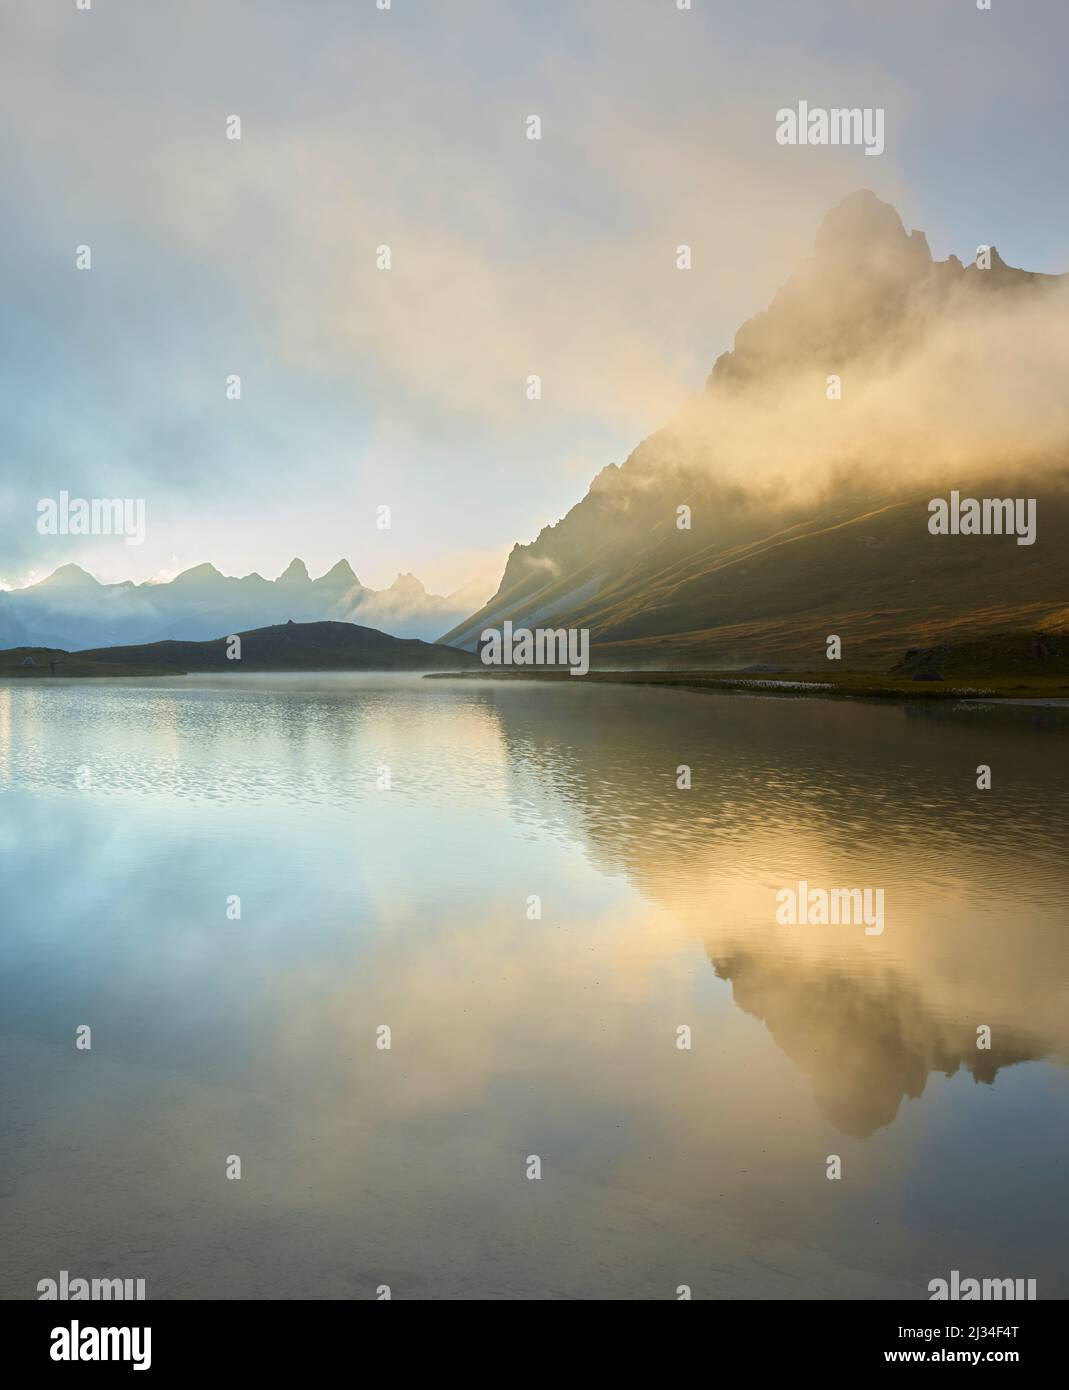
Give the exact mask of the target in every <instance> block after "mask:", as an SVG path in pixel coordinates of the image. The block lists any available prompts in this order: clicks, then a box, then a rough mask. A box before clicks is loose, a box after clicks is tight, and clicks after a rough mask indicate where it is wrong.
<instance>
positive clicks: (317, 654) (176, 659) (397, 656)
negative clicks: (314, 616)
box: [0, 622, 480, 676]
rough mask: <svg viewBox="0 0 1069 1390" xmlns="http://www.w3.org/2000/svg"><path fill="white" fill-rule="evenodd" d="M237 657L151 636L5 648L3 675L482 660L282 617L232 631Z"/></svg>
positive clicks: (421, 666)
mask: <svg viewBox="0 0 1069 1390" xmlns="http://www.w3.org/2000/svg"><path fill="white" fill-rule="evenodd" d="M235 635H236V636H238V637H240V638H241V658H240V660H229V659H228V657H227V651H228V649H229V648H230V645H231V644H230V639H229V637H217V638H215V639H214V640H212V641H209V642H171V641H168V642H150V643H146V644H143V645H140V646H126V647H98V648H94V649H90V650H88V651H78V652H67V651H63V650H58V649H54V648H29V647H16V648H13V649H10V650H8V651H4V652H0V674H3V675H6V676H35V675H39V676H48V675H57V676H65V675H69V676H82V675H85V676H109V675H111V676H119V675H122V676H125V675H184V674H191V673H196V672H219V673H228V674H237V673H240V672H242V671H457V670H464V669H475V668H478V667H479V665H480V663H479V661H478V658H476V657H474V656H472V655H470V654H469V653H467V652H463V651H459V650H457V649H456V648H455V647H444V646H438V645H436V644H434V643H431V642H422V641H420V640H419V639H418V638H400V637H390V636H389V635H388V634H387V633H385V632H378V631H376V629H374V628H370V627H360V626H358V625H357V624H356V623H334V622H325V623H292V622H291V623H282V624H278V625H275V626H272V627H264V628H254V629H252V630H251V631H248V632H240V633H237V634H235Z"/></svg>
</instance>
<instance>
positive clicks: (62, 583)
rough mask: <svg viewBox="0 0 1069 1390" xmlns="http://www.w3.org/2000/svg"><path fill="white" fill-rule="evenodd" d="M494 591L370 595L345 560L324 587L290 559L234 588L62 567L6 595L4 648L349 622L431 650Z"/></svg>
mask: <svg viewBox="0 0 1069 1390" xmlns="http://www.w3.org/2000/svg"><path fill="white" fill-rule="evenodd" d="M489 588H490V586H489V585H476V586H474V593H473V589H472V587H471V586H469V587H467V588H465V589H462V590H458V591H457V593H455V594H453V595H449V596H446V597H442V596H440V595H437V594H429V593H428V592H427V590H426V589H425V588H424V587H423V585H422V584H421V583H420V582H419V580H418V579H416V578H414V577H413V576H412V575H410V574H404V575H398V577H397V579H396V580H395V581H394V583H393V584H392V585H391V586H390V587H389V588H388V589H382V590H375V589H369V588H366V587H365V586H364V585H363V584H361V582H360V580H359V579H358V578H357V577H356V575H355V573H354V572H353V569H352V566H351V565H350V564H349V562H348V560H339V561H338V563H337V564H336V565H334V567H333V568H332V569H330V570H328V572H327V573H326V574H323V575H320V576H319V578H318V579H312V578H311V577H310V576H309V573H308V568H307V566H306V565H305V563H304V561H303V560H300V559H293V560H291V561H290V563H289V564H288V565H287V566H286V568H285V570H283V572H282V573H281V574H280V575H279V577H278V578H277V579H276V580H273V581H272V580H269V579H264V578H263V576H262V575H259V574H248V575H245V576H244V577H242V578H234V577H231V576H227V575H224V574H221V573H220V572H219V570H218V569H216V568H215V566H214V565H210V564H202V565H196V566H194V567H193V568H192V569H188V570H184V571H183V572H182V573H181V574H179V575H177V576H176V577H175V578H174V579H172V580H170V581H169V582H164V583H157V582H149V583H145V584H133V583H130V582H129V581H126V582H124V583H121V584H100V583H98V582H97V580H95V579H94V578H93V577H92V575H90V574H87V573H86V571H85V570H84V569H82V568H81V567H80V566H78V565H74V564H67V565H62V566H60V568H59V569H57V570H56V571H55V572H54V573H53V574H50V575H49V576H48V578H47V579H44V580H42V581H41V582H40V583H38V584H32V585H29V586H28V587H27V588H24V589H14V590H10V591H8V592H7V593H3V594H0V641H2V642H6V643H7V644H8V645H16V644H21V645H35V646H40V647H59V648H64V649H67V650H78V649H82V648H86V647H91V646H103V645H108V646H111V645H113V644H117V643H125V644H130V643H134V644H141V643H146V642H155V641H161V640H168V639H175V640H179V641H201V640H206V639H208V638H213V637H218V636H219V634H220V633H234V632H240V631H243V630H245V629H248V628H251V627H264V626H268V625H270V624H274V623H285V622H287V621H288V620H289V619H291V618H292V619H293V620H294V621H295V622H312V621H326V620H334V621H343V622H352V621H354V620H356V619H357V618H359V620H360V622H361V624H364V625H368V626H371V627H376V628H381V629H385V630H386V631H389V632H391V633H393V634H394V635H396V636H399V637H418V638H421V639H423V640H427V641H429V640H433V638H434V637H436V636H437V635H438V633H440V632H441V631H442V630H443V628H445V627H448V626H449V625H450V624H451V623H455V622H456V621H457V620H458V619H460V618H461V617H463V616H464V615H465V614H466V613H470V612H471V609H472V607H473V606H474V604H475V603H478V602H481V601H482V599H484V598H485V596H486V593H487V592H488V591H489Z"/></svg>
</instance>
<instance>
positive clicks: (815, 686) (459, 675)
mask: <svg viewBox="0 0 1069 1390" xmlns="http://www.w3.org/2000/svg"><path fill="white" fill-rule="evenodd" d="M424 679H425V680H465V681H468V680H491V681H527V682H553V683H556V682H560V681H569V682H571V681H574V682H576V683H578V682H583V683H586V684H594V685H633V686H643V687H646V688H659V689H669V690H692V691H700V692H722V693H735V694H744V695H773V696H776V697H778V698H780V699H784V698H794V699H833V700H836V699H837V700H842V699H859V700H892V701H911V702H912V701H925V702H940V701H948V700H951V701H959V702H960V701H967V702H969V703H992V704H1013V705H1024V706H1027V707H1031V708H1052V709H1060V708H1063V707H1064V708H1069V679H1066V678H1065V677H1059V676H1046V677H1044V676H992V677H985V678H982V679H981V678H978V679H975V680H960V681H955V680H945V681H915V680H914V679H913V678H912V677H911V676H880V675H875V674H873V675H867V674H865V673H863V672H843V673H841V674H839V673H836V674H834V675H829V674H828V673H825V672H820V673H815V672H811V671H795V672H783V673H782V674H777V675H774V676H773V675H763V674H760V673H756V672H755V673H753V674H751V675H743V674H742V673H740V672H727V671H606V670H592V671H588V672H587V674H586V675H585V676H572V675H571V673H570V672H569V671H567V670H564V669H561V670H545V669H542V670H525V671H502V670H499V669H498V670H487V671H485V672H484V671H433V672H432V671H429V672H426V673H424Z"/></svg>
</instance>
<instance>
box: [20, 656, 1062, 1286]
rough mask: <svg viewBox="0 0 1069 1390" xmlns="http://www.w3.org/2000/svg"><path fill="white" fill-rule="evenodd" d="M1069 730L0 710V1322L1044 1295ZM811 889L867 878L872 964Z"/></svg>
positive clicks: (762, 706) (532, 705)
mask: <svg viewBox="0 0 1069 1390" xmlns="http://www.w3.org/2000/svg"><path fill="white" fill-rule="evenodd" d="M1066 728H1067V722H1066V719H1065V716H1064V715H1059V714H1057V713H1055V712H1047V713H1045V714H1043V713H1037V712H1035V711H1032V710H1021V709H1015V710H1012V711H1011V710H987V711H985V710H978V709H973V710H967V709H959V710H957V711H949V710H944V709H935V708H934V707H933V708H930V709H917V710H912V709H905V708H903V707H900V706H895V705H864V704H844V703H836V702H830V701H818V700H797V701H795V700H784V699H776V698H761V697H749V696H733V695H707V694H705V695H703V694H687V693H685V692H678V691H657V690H638V689H627V688H615V689H614V688H611V687H594V686H585V685H583V684H582V683H581V682H579V681H575V682H573V683H570V684H568V685H562V686H552V687H547V686H538V685H526V684H517V685H512V684H510V685H502V684H494V683H491V682H468V681H428V680H421V679H418V678H397V677H391V678H386V677H383V678H373V677H372V678H367V677H365V678H361V677H354V676H339V677H314V676H306V677H292V678H285V677H262V678H257V677H233V678H229V679H222V678H219V679H209V678H191V679H188V680H182V681H153V682H144V683H137V682H108V683H84V684H62V683H57V684H55V685H52V684H49V683H47V682H36V681H35V682H33V683H30V682H21V683H19V682H16V683H14V684H13V685H11V686H0V1028H2V1033H3V1037H2V1049H0V1053H2V1088H3V1089H2V1098H0V1099H2V1113H3V1125H2V1141H0V1142H2V1153H0V1158H2V1166H0V1234H2V1248H3V1259H2V1261H0V1295H3V1296H5V1297H9V1298H18V1297H33V1296H35V1293H36V1284H37V1281H38V1280H39V1279H42V1278H45V1277H53V1278H54V1277H56V1276H57V1275H58V1272H59V1271H60V1270H61V1269H67V1270H69V1271H71V1273H72V1274H80V1275H83V1276H85V1277H93V1276H98V1277H109V1276H110V1277H131V1278H144V1279H145V1280H146V1283H147V1292H148V1296H149V1297H150V1298H182V1297H198V1296H199V1297H213V1298H214V1297H332V1298H339V1297H340V1298H374V1297H375V1296H376V1290H377V1288H378V1286H379V1285H382V1284H388V1285H390V1286H391V1288H392V1291H393V1296H394V1297H395V1298H404V1297H443V1298H450V1297H472V1296H488V1297H512V1298H516V1297H521V1298H522V1297H571V1298H606V1297H610V1298H611V1297H626V1298H674V1297H675V1296H676V1290H677V1288H678V1287H679V1286H680V1285H683V1284H686V1285H689V1286H690V1287H691V1289H692V1290H693V1296H694V1297H695V1298H707V1297H712V1298H746V1297H786V1298H822V1297H838V1298H888V1297H905V1298H926V1297H927V1296H928V1293H927V1285H928V1282H929V1280H931V1279H934V1278H939V1277H948V1276H949V1272H950V1271H951V1270H952V1269H958V1270H960V1271H961V1272H962V1273H963V1275H965V1274H971V1275H974V1276H976V1277H1021V1278H1036V1279H1037V1280H1038V1288H1039V1296H1040V1297H1041V1298H1049V1297H1056V1296H1057V1297H1066V1296H1067V1295H1069V1272H1067V1257H1066V1249H1067V1236H1069V1203H1067V1201H1066V1192H1067V1182H1069V1175H1067V1157H1066V1155H1067V1142H1066V1141H1067V1138H1069V1073H1067V1068H1066V1060H1067V1056H1069V1009H1067V1002H1069V907H1067V904H1069V855H1067V849H1069V782H1067V779H1066V766H1067V760H1066V750H1067V748H1069V738H1067V733H1066ZM683 763H686V764H688V765H689V766H690V767H691V768H692V775H693V787H692V789H691V790H689V791H680V790H677V787H676V769H677V767H678V766H679V765H680V764H683ZM981 763H986V764H989V765H990V766H991V768H992V774H993V788H992V790H991V791H990V792H979V791H977V790H976V789H975V782H976V768H977V766H978V764H981ZM384 769H388V772H389V781H390V787H389V789H388V790H387V789H383V788H382V787H381V786H380V783H381V782H383V781H384V780H385V776H386V774H385V772H384ZM799 879H806V880H808V881H809V882H810V883H811V884H814V885H824V886H846V887H850V886H874V887H882V888H883V889H884V890H885V901H886V909H885V930H884V932H883V934H882V935H881V936H878V937H877V936H866V935H865V933H864V931H863V928H860V927H843V926H836V927H816V926H808V927H781V926H777V925H776V923H775V906H776V902H775V894H776V891H777V889H778V888H780V887H782V886H785V885H789V884H794V883H796V882H797V881H798V880H799ZM233 895H237V896H238V897H240V900H241V916H240V920H233V919H232V918H231V917H228V913H227V904H228V900H229V899H231V898H232V896H233ZM531 895H537V896H538V897H539V898H540V899H541V918H540V919H535V920H532V919H531V918H530V917H529V915H528V902H529V899H530V897H531ZM82 1024H88V1025H90V1027H91V1028H92V1050H91V1051H88V1052H86V1051H79V1050H77V1049H76V1048H75V1046H74V1038H75V1030H76V1028H78V1026H79V1025H82ZM381 1025H387V1026H388V1027H389V1028H390V1030H391V1041H392V1046H391V1047H390V1049H389V1050H388V1051H387V1050H383V1049H381V1048H379V1047H377V1046H376V1039H377V1029H379V1028H380V1026H381ZM683 1025H686V1026H687V1027H688V1028H689V1029H690V1030H691V1038H692V1045H691V1048H690V1049H689V1050H681V1049H680V1048H679V1047H677V1045H676V1044H677V1030H678V1029H679V1028H680V1027H682V1026H683ZM985 1025H986V1026H987V1027H989V1028H990V1029H991V1033H992V1046H991V1049H990V1050H989V1051H982V1050H978V1049H977V1046H976V1037H977V1029H978V1028H979V1027H981V1026H985ZM229 1155H239V1156H240V1158H241V1163H242V1177H241V1180H240V1181H228V1180H227V1178H226V1163H227V1159H228V1156H229ZM530 1155H537V1156H538V1157H539V1158H540V1159H541V1164H542V1178H541V1180H540V1181H530V1180H528V1178H527V1171H528V1158H529V1156H530ZM830 1155H838V1156H839V1157H840V1159H841V1162H842V1178H841V1180H839V1181H829V1180H828V1179H827V1177H826V1170H827V1162H828V1158H829V1156H830Z"/></svg>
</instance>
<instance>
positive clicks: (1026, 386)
mask: <svg viewBox="0 0 1069 1390" xmlns="http://www.w3.org/2000/svg"><path fill="white" fill-rule="evenodd" d="M1067 379H1069V277H1067V276H1064V275H1063V276H1054V275H1042V274H1034V273H1030V272H1027V271H1024V270H1018V269H1014V268H1012V267H1010V266H1008V265H1007V264H1006V263H1005V262H1004V261H1003V259H1002V257H1001V256H1000V255H999V253H998V251H997V249H996V248H994V247H991V248H979V249H978V251H977V256H976V262H975V263H974V264H971V265H969V266H965V265H963V264H962V262H961V261H960V260H958V259H957V258H956V257H954V256H951V257H949V258H948V259H947V260H945V261H934V260H933V259H932V256H931V253H930V251H929V249H928V244H927V241H926V239H925V237H924V234H923V233H922V232H918V231H914V232H913V233H912V234H908V233H907V232H906V230H905V229H904V227H903V226H902V223H901V221H900V219H899V217H898V214H897V213H896V212H895V210H894V209H893V208H892V207H891V206H890V205H889V204H887V203H884V202H881V201H880V200H879V199H878V198H876V197H875V196H874V195H873V194H872V193H869V192H858V193H854V194H851V195H850V196H849V197H847V198H845V199H844V200H843V201H842V202H841V203H840V204H839V205H838V206H837V207H836V208H834V209H833V210H832V211H831V212H830V213H829V214H828V216H827V217H826V218H825V220H824V222H823V224H822V226H821V227H820V230H819V232H818V234H817V238H816V245H815V252H814V254H813V256H811V257H810V258H808V259H807V260H805V261H804V262H803V263H802V264H801V265H800V266H799V268H798V269H797V270H796V271H795V273H794V274H793V275H792V276H791V277H790V279H789V280H788V281H787V283H786V284H785V285H784V286H783V288H782V289H781V290H780V292H779V293H778V294H777V295H776V296H775V298H774V299H773V301H772V303H771V305H770V306H769V308H768V309H767V310H765V311H764V312H762V313H759V314H758V315H756V317H754V318H752V319H751V320H750V321H749V322H747V323H746V324H744V325H743V327H742V328H741V329H740V330H739V332H738V334H737V336H736V339H735V346H734V350H733V351H731V352H728V353H725V354H724V355H723V356H722V357H721V358H720V359H719V360H718V361H717V363H716V365H715V367H714V368H713V371H712V373H711V374H710V377H709V380H708V383H707V388H706V390H705V391H704V392H702V393H700V394H699V395H698V396H696V397H695V398H694V399H693V400H692V401H690V402H689V403H688V405H687V407H686V408H685V409H684V410H682V411H681V412H680V413H679V414H678V415H677V417H676V418H675V419H674V420H673V421H672V422H671V424H669V425H668V426H667V427H666V428H664V429H662V430H660V431H658V432H657V433H656V434H654V435H651V436H650V437H649V438H648V439H646V440H645V441H643V443H642V444H640V445H639V447H638V448H637V449H635V450H634V452H633V453H632V454H631V456H630V457H629V458H628V459H627V460H626V462H625V463H624V464H623V465H622V466H621V467H617V466H616V465H615V464H610V465H609V466H608V467H606V468H605V469H603V470H602V472H601V473H599V474H598V476H597V477H596V478H595V479H594V482H593V483H592V485H591V487H590V490H589V492H588V493H587V495H586V497H584V498H583V500H582V501H581V502H579V503H578V504H577V505H576V506H575V507H573V508H572V510H571V511H570V512H568V514H567V515H566V516H565V517H564V518H563V519H562V520H561V521H560V522H559V523H557V525H555V526H550V527H547V528H545V529H544V530H543V531H542V532H541V534H540V535H539V536H538V538H537V539H536V540H535V541H534V542H533V543H532V544H530V545H517V546H515V547H514V548H513V551H512V553H511V555H510V556H509V560H508V563H507V566H506V568H505V572H504V575H503V578H502V581H501V584H500V586H499V589H498V592H497V594H496V595H495V596H494V598H493V599H492V600H491V601H490V602H489V603H488V604H487V605H486V606H485V607H484V608H483V609H481V610H480V611H479V612H478V613H476V614H474V615H473V616H472V618H471V619H470V620H469V621H468V622H466V623H463V624H460V625H458V626H457V627H456V628H455V629H454V630H452V631H451V632H450V633H448V634H447V637H446V640H449V641H453V642H456V643H459V644H462V645H464V646H472V645H473V644H474V643H475V642H477V640H478V635H479V632H480V631H481V630H482V628H484V627H486V626H496V625H498V624H500V622H501V621H503V620H504V619H505V618H511V619H512V620H513V621H514V622H517V623H541V624H546V623H552V625H554V626H574V627H588V628H589V629H590V630H591V634H592V641H593V644H594V652H595V658H597V657H598V656H599V655H600V657H601V659H602V660H619V661H624V662H627V663H629V664H633V663H635V662H643V661H648V662H650V663H655V664H681V663H689V662H693V663H694V664H706V665H708V664H716V665H731V664H733V663H735V662H741V661H753V660H759V659H761V658H762V657H767V656H771V657H775V658H777V659H781V660H786V661H790V662H792V663H801V664H816V663H817V662H818V661H821V660H822V659H823V657H824V643H825V638H826V636H827V635H828V634H830V633H841V634H842V636H843V643H844V655H847V656H848V657H849V659H851V660H854V659H861V660H862V661H864V662H876V661H880V662H882V661H885V660H886V659H887V658H888V657H889V656H892V655H894V654H897V653H900V651H901V649H902V648H904V647H905V646H907V645H913V644H925V643H928V642H931V641H935V640H942V639H943V638H944V637H946V636H947V635H948V634H952V635H954V636H963V635H968V634H975V633H981V632H989V631H993V630H997V629H1005V628H1021V629H1023V628H1026V627H1027V628H1031V629H1035V628H1040V629H1043V628H1056V627H1060V626H1064V625H1065V624H1066V623H1067V622H1069V606H1067V600H1066V594H1067V592H1069V544H1067V542H1069V448H1067V441H1069V406H1067V404H1066V402H1067V397H1066V394H1065V389H1064V383H1065V381H1066V380H1067ZM955 489H956V490H958V491H959V493H960V495H961V496H963V497H967V496H974V497H982V496H986V497H991V498H1035V499H1036V516H1037V522H1038V529H1037V534H1036V538H1035V544H1031V543H1029V544H1026V545H1021V546H1019V545H1017V544H1015V542H1014V538H1013V537H1012V536H1007V535H986V534H984V535H965V534H962V535H959V534H950V535H933V534H932V533H931V532H930V531H929V527H928V520H929V511H928V503H929V501H930V499H932V498H934V497H939V496H942V497H947V496H949V495H950V493H951V491H952V490H955ZM681 508H686V509H689V513H688V514H687V515H686V517H685V522H689V526H688V525H686V524H685V523H683V524H681V512H680V509H681Z"/></svg>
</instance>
